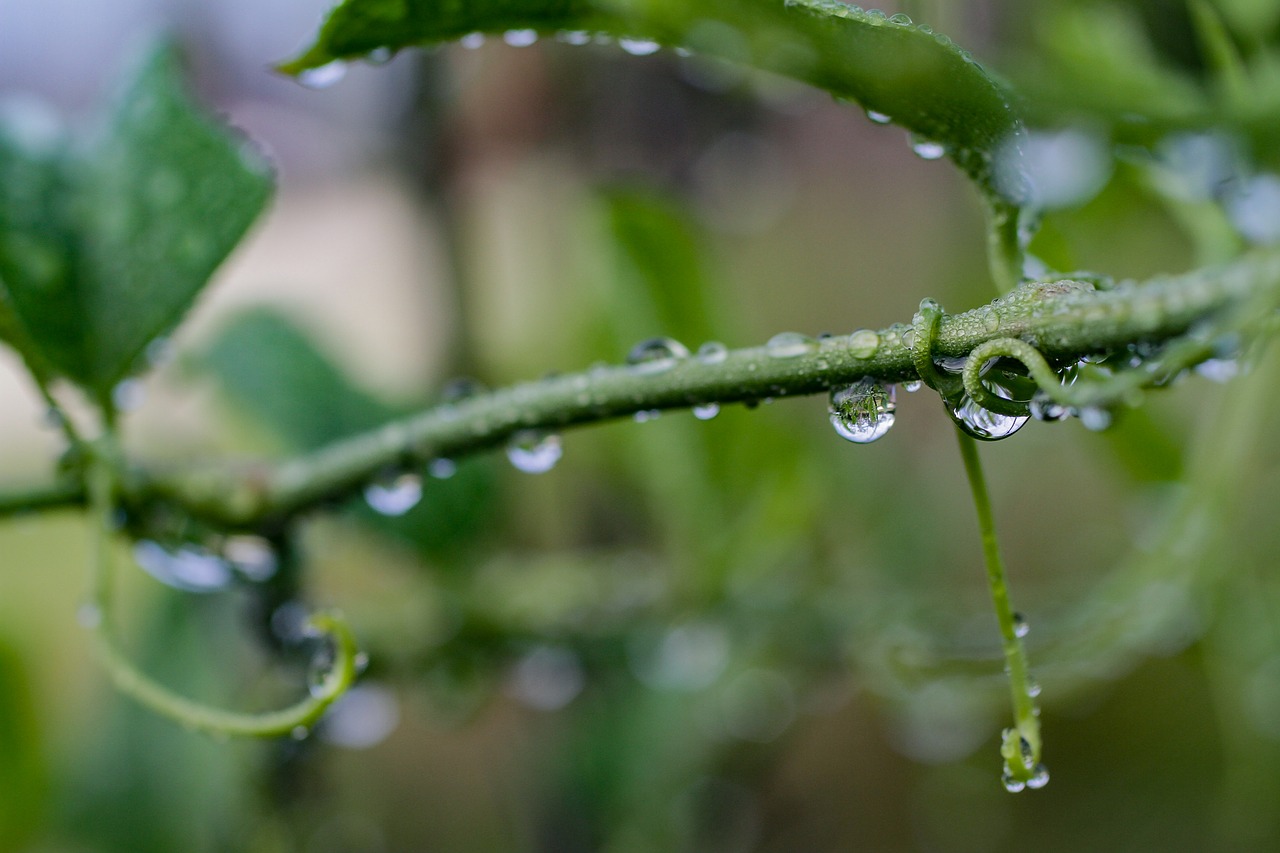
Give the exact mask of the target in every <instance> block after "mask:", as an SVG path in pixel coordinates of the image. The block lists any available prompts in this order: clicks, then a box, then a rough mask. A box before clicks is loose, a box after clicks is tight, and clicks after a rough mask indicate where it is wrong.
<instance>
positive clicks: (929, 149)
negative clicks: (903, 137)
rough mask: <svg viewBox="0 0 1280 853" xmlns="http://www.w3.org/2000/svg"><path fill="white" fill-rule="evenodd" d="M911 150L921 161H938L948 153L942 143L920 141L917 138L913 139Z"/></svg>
mask: <svg viewBox="0 0 1280 853" xmlns="http://www.w3.org/2000/svg"><path fill="white" fill-rule="evenodd" d="M911 150H912V151H914V152H915V155H916V156H917V157H919V158H920V159H921V160H937V159H938V158H939V157H941V156H942V155H944V154H946V153H947V149H946V146H944V145H943V144H942V143H941V142H934V141H933V140H931V139H918V138H916V137H911Z"/></svg>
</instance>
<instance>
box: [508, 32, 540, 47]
mask: <svg viewBox="0 0 1280 853" xmlns="http://www.w3.org/2000/svg"><path fill="white" fill-rule="evenodd" d="M502 40H503V41H504V42H506V43H507V44H509V45H510V46H511V47H529V46H530V45H532V44H535V43H537V41H538V31H537V30H507V31H506V32H505V33H503V34H502Z"/></svg>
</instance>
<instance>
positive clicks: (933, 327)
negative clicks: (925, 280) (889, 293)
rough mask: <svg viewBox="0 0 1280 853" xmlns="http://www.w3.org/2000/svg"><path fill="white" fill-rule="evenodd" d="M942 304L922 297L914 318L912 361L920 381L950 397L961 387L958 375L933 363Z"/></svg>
mask: <svg viewBox="0 0 1280 853" xmlns="http://www.w3.org/2000/svg"><path fill="white" fill-rule="evenodd" d="M942 316H943V311H942V306H941V305H939V304H938V303H937V302H935V301H934V300H932V299H922V300H921V301H920V310H919V311H917V312H916V315H915V317H913V318H912V321H911V325H912V331H913V332H914V333H915V342H914V345H913V346H912V347H911V361H912V363H913V365H914V366H915V369H916V373H917V375H919V377H920V381H921V382H923V383H924V384H925V385H928V386H929V387H930V388H932V389H933V390H934V391H937V392H938V393H939V394H941V395H942V397H943V399H949V398H951V397H954V396H956V395H957V393H958V392H959V389H960V385H959V383H958V382H957V381H956V377H954V376H951V375H948V374H946V373H943V372H942V371H940V370H938V366H937V365H936V364H934V363H933V346H934V343H935V342H936V341H937V339H938V327H939V326H940V325H942Z"/></svg>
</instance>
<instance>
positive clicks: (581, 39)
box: [556, 30, 591, 47]
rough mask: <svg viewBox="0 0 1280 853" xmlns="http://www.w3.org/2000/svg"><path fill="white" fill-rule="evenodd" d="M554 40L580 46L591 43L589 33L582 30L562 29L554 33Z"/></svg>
mask: <svg viewBox="0 0 1280 853" xmlns="http://www.w3.org/2000/svg"><path fill="white" fill-rule="evenodd" d="M556 40H557V41H562V42H564V43H565V44H572V45H577V46H579V47H581V46H582V45H584V44H590V43H591V33H588V32H585V31H584V30H562V31H561V32H558V33H556Z"/></svg>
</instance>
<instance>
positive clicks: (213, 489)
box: [0, 249, 1280, 529]
mask: <svg viewBox="0 0 1280 853" xmlns="http://www.w3.org/2000/svg"><path fill="white" fill-rule="evenodd" d="M1278 290H1280V251H1277V250H1274V249H1273V250H1268V251H1260V252H1255V253H1252V254H1250V255H1247V256H1245V257H1244V258H1242V259H1240V260H1239V261H1237V262H1235V263H1234V264H1231V265H1229V266H1224V267H1218V268H1214V269H1209V270H1202V271H1197V272H1193V273H1188V274H1185V275H1181V276H1170V277H1164V278H1158V279H1154V280H1151V281H1148V282H1145V283H1141V284H1139V283H1132V282H1130V283H1123V284H1120V285H1117V286H1116V287H1114V288H1112V289H1107V290H1099V289H1097V288H1096V287H1095V286H1094V285H1093V284H1092V283H1089V282H1084V281H1075V280H1070V279H1066V280H1062V281H1056V282H1041V283H1027V284H1023V285H1020V286H1019V287H1018V288H1016V289H1015V290H1014V291H1013V292H1012V293H1010V294H1008V295H1006V296H1003V297H1000V298H999V299H997V300H995V301H994V302H993V303H991V304H990V305H987V306H983V307H981V308H977V309H974V310H972V311H967V312H965V313H962V314H955V315H950V316H940V317H939V318H938V323H937V334H936V337H935V339H934V342H933V346H932V349H931V350H930V354H931V355H932V356H935V357H953V358H954V357H965V356H968V355H970V354H971V353H972V352H973V351H974V350H975V349H976V348H978V347H980V346H982V345H983V344H986V343H987V342H990V341H999V340H1001V339H1017V340H1021V341H1023V342H1024V343H1026V344H1028V345H1030V346H1031V347H1034V348H1035V350H1036V351H1037V352H1038V353H1039V354H1040V355H1041V356H1042V357H1043V358H1045V359H1048V360H1050V361H1057V362H1064V363H1065V362H1069V361H1073V360H1078V359H1079V358H1081V357H1083V356H1085V355H1090V354H1095V353H1099V352H1105V351H1108V350H1111V349H1114V348H1119V347H1123V346H1125V345H1127V344H1131V343H1134V342H1148V343H1158V342H1161V341H1166V340H1170V339H1181V338H1180V336H1182V335H1184V334H1185V333H1186V332H1187V331H1188V330H1189V329H1191V328H1192V327H1193V326H1196V325H1197V324H1199V323H1205V322H1207V321H1211V320H1213V319H1214V318H1220V317H1222V316H1225V315H1227V314H1228V313H1230V315H1231V316H1233V317H1234V316H1244V317H1246V318H1268V317H1272V316H1274V308H1275V305H1276V303H1277V302H1278V301H1280V297H1277V291H1278ZM911 331H912V329H911V328H910V327H908V326H905V325H901V324H899V325H895V326H891V327H888V328H886V329H882V330H880V331H879V332H871V331H868V330H864V331H862V332H858V333H854V334H853V335H845V336H836V337H832V338H828V339H825V340H822V341H819V342H816V343H815V344H814V345H813V346H812V347H810V348H809V349H808V350H807V351H805V352H803V353H800V354H798V355H794V356H792V357H787V358H781V357H777V355H776V354H774V351H773V350H771V349H770V348H769V347H767V346H766V347H753V348H748V349H741V350H732V351H729V352H728V353H727V354H726V355H725V356H724V358H723V359H719V360H715V361H714V362H713V361H711V360H707V359H703V358H699V357H697V356H693V357H689V358H684V359H677V360H673V361H672V363H671V364H670V366H669V368H668V369H665V370H654V369H652V365H650V366H649V368H648V369H645V368H644V367H643V366H642V367H637V366H616V367H600V368H597V369H593V370H589V371H585V372H582V373H575V374H566V375H561V376H556V377H552V378H548V379H544V380H541V381H537V382H528V383H524V384H520V385H516V386H513V387H510V388H504V389H499V390H496V391H493V392H490V393H485V394H479V395H476V396H474V397H471V398H467V399H465V400H461V401H456V402H452V403H446V404H443V405H440V406H436V407H434V408H431V409H427V410H425V411H423V412H421V413H419V414H416V415H412V416H409V417H407V418H404V419H401V420H397V421H393V422H390V423H388V424H385V425H384V426H382V427H380V428H378V429H375V430H372V431H370V432H367V433H363V434H359V435H356V436H353V437H351V438H348V439H344V440H341V441H338V442H336V443H334V444H332V445H329V446H327V447H324V448H321V449H320V450H318V451H316V452H314V453H311V454H309V455H306V456H301V457H297V458H294V459H289V460H285V461H282V462H278V463H266V462H263V463H254V464H252V465H241V466H234V465H228V464H226V463H225V462H222V463H218V464H216V465H209V466H194V467H192V468H185V469H182V470H176V471H170V472H164V471H154V470H143V469H134V470H130V471H128V472H126V473H127V474H128V476H127V477H125V478H123V479H122V482H121V484H120V488H121V492H122V497H123V499H124V500H125V501H126V502H136V501H143V500H147V499H151V498H160V499H163V500H168V501H171V502H173V503H175V504H177V505H180V506H182V507H183V508H185V509H186V510H187V511H188V512H189V513H191V514H192V515H195V516H198V517H201V518H204V519H206V520H208V521H210V522H211V523H214V524H218V525H222V526H225V527H230V528H246V529H247V528H257V527H261V526H263V525H266V524H269V523H274V522H278V521H280V520H282V519H287V518H290V517H292V516H294V515H296V514H297V513H298V512H300V511H303V510H306V509H309V508H312V507H316V506H320V505H323V504H325V503H327V502H331V501H334V500H339V499H342V498H344V497H346V496H348V495H350V494H353V493H355V492H356V491H358V490H359V489H360V488H362V487H363V486H364V485H365V484H366V483H368V482H369V481H370V480H372V479H374V478H376V477H377V476H378V475H379V474H381V473H383V472H385V471H387V470H389V469H397V468H406V467H416V466H420V465H422V464H425V463H426V462H427V461H429V460H431V459H434V458H438V457H446V458H457V457H459V456H462V455H465V454H469V453H474V452H477V451H481V450H485V449H488V448H492V447H495V446H499V445H501V444H502V443H504V442H505V441H507V440H508V439H509V438H510V436H512V435H513V434H514V433H517V432H520V431H522V430H542V431H556V430H562V429H565V428H568V427H572V426H577V425H582V424H589V423H594V422H598V421H605V420H610V419H614V418H621V417H628V416H630V415H632V414H634V413H635V412H638V411H648V410H655V409H673V408H686V407H689V406H693V405H697V404H701V403H712V402H714V403H721V404H725V403H734V402H750V401H758V400H762V399H765V398H779V397H788V396H796V395H802V394H815V393H826V392H827V391H829V390H830V389H831V388H833V387H839V386H841V385H846V384H850V383H853V382H856V381H859V380H861V379H863V378H865V377H871V378H874V379H878V380H880V381H882V382H886V383H891V382H901V381H905V380H911V379H915V378H917V375H918V366H917V358H916V353H915V352H914V351H913V349H912V347H909V346H908V345H907V344H908V343H909V342H911V341H910V337H909V336H908V332H911ZM873 335H874V337H872V336H873ZM868 339H870V340H872V341H873V342H875V343H876V344H877V345H876V346H875V349H874V351H873V352H868V351H866V350H864V349H863V348H862V347H863V345H864V344H865V342H866V341H867V340H868ZM1055 381H1056V380H1055ZM1134 381H1137V380H1136V379H1134ZM1122 390H1123V389H1122ZM83 501H84V494H83V489H80V490H78V491H77V490H76V489H74V488H69V487H66V486H55V487H51V488H50V489H49V490H48V491H46V492H43V493H39V492H24V493H22V494H18V495H8V496H4V495H0V516H2V515H5V514H12V513H15V512H19V511H22V510H25V509H28V508H30V507H32V506H39V507H43V508H49V507H53V506H57V505H73V504H77V503H83Z"/></svg>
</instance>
